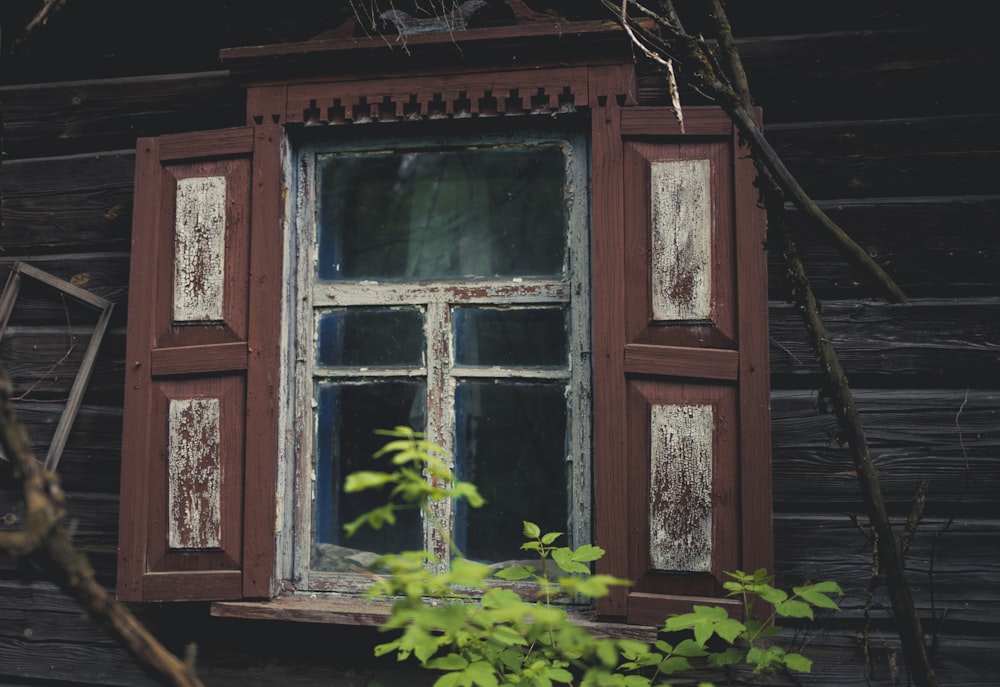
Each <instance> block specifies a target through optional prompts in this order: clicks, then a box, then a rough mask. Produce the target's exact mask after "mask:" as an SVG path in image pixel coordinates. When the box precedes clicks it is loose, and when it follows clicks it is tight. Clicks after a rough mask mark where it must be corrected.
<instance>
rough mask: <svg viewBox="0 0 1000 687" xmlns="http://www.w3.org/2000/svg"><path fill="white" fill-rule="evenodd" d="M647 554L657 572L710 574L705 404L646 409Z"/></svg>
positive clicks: (709, 424) (709, 422)
mask: <svg viewBox="0 0 1000 687" xmlns="http://www.w3.org/2000/svg"><path fill="white" fill-rule="evenodd" d="M650 425H651V426H650V443H651V446H650V475H649V549H650V550H649V556H650V561H651V563H652V566H653V568H655V569H656V570H671V571H681V572H710V571H711V565H712V434H713V426H714V419H713V409H712V406H710V405H685V406H681V405H654V406H653V407H652V408H651V409H650Z"/></svg>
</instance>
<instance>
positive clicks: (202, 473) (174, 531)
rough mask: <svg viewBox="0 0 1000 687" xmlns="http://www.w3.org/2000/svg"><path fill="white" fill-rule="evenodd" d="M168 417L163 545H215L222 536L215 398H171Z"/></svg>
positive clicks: (217, 417)
mask: <svg viewBox="0 0 1000 687" xmlns="http://www.w3.org/2000/svg"><path fill="white" fill-rule="evenodd" d="M168 421H169V425H168V428H169V446H168V450H169V454H168V459H167V464H168V468H167V469H168V477H169V489H168V497H167V498H168V501H167V506H168V516H167V519H168V521H169V522H168V530H169V532H168V537H169V540H168V543H169V546H170V548H172V549H210V548H218V547H219V546H220V545H221V539H222V524H221V523H222V519H221V501H222V461H221V455H220V448H221V431H220V424H219V422H220V413H219V399H217V398H188V399H171V401H170V411H169V420H168Z"/></svg>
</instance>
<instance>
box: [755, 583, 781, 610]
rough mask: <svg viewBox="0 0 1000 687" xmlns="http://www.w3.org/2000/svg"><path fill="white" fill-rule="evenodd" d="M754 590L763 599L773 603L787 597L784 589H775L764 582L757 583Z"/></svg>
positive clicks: (777, 602) (778, 602)
mask: <svg viewBox="0 0 1000 687" xmlns="http://www.w3.org/2000/svg"><path fill="white" fill-rule="evenodd" d="M754 592H755V593H756V594H757V596H759V597H760V598H762V599H764V601H766V602H768V603H771V604H775V605H777V604H780V603H781V602H783V601H784V600H785V599H787V598H788V594H787V593H786V592H785V591H783V590H781V589H775V588H774V587H770V586H768V585H766V584H761V585H757V587H756V588H755V589H754Z"/></svg>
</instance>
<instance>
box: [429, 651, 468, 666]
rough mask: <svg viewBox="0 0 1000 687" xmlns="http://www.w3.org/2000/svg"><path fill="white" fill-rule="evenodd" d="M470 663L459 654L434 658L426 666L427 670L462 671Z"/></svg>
mask: <svg viewBox="0 0 1000 687" xmlns="http://www.w3.org/2000/svg"><path fill="white" fill-rule="evenodd" d="M467 665H469V662H468V661H467V660H466V659H465V658H463V657H462V656H459V655H458V654H448V655H447V656H441V657H439V658H432V659H431V660H429V661H427V663H426V664H424V667H425V668H430V669H431V670H462V669H464V668H465V667H466V666H467Z"/></svg>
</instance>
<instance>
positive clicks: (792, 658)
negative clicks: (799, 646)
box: [785, 654, 813, 673]
mask: <svg viewBox="0 0 1000 687" xmlns="http://www.w3.org/2000/svg"><path fill="white" fill-rule="evenodd" d="M812 663H813V662H812V661H811V660H809V659H808V658H806V657H805V656H803V655H802V654H785V665H786V666H787V667H788V669H789V670H794V671H796V672H799V673H811V672H812Z"/></svg>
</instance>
